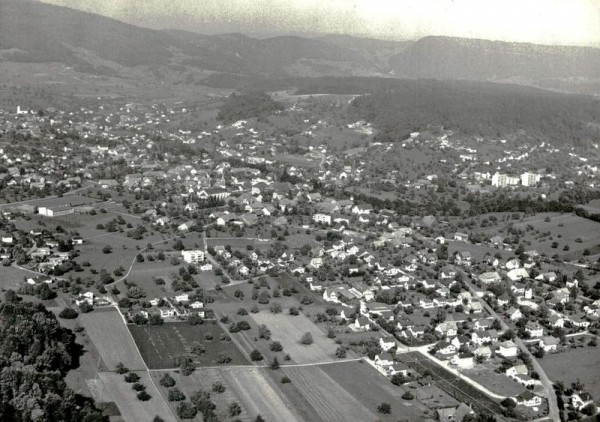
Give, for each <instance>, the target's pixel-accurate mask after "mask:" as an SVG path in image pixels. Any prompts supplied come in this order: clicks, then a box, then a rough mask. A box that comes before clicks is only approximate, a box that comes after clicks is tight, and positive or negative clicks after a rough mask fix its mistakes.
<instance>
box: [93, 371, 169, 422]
mask: <svg viewBox="0 0 600 422" xmlns="http://www.w3.org/2000/svg"><path fill="white" fill-rule="evenodd" d="M137 374H138V375H139V376H140V381H139V382H140V383H142V384H144V385H145V386H146V392H147V393H148V394H150V396H152V398H151V399H150V400H148V401H140V400H138V398H137V397H136V394H137V392H136V391H134V390H133V389H132V388H131V384H128V383H126V382H125V380H124V379H123V375H119V374H117V373H114V372H101V373H100V374H99V378H100V380H101V382H102V385H101V386H100V385H99V383H98V382H97V381H96V382H95V383H94V384H95V386H94V387H90V388H91V389H93V390H94V392H95V394H94V398H95V399H96V400H99V401H101V402H114V403H116V405H117V407H118V408H119V410H120V411H121V415H122V417H123V419H124V420H126V421H128V422H129V421H151V420H153V419H154V417H155V416H157V415H158V416H160V417H161V418H162V419H163V420H165V421H172V420H174V416H173V414H172V413H171V411H170V410H169V407H168V406H167V404H166V402H165V400H164V399H163V397H162V396H161V394H160V393H159V391H158V390H157V389H156V388H155V387H154V385H153V384H152V382H151V381H150V377H149V376H148V373H147V372H145V371H144V372H137Z"/></svg>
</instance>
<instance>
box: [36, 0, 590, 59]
mask: <svg viewBox="0 0 600 422" xmlns="http://www.w3.org/2000/svg"><path fill="white" fill-rule="evenodd" d="M42 1H44V2H45V3H52V4H56V5H61V6H68V7H72V8H75V9H81V10H85V11H88V12H93V13H98V14H102V15H105V16H108V17H112V18H115V19H119V20H122V21H125V22H128V23H132V24H135V25H140V26H146V27H151V28H156V29H164V28H177V29H185V30H191V31H196V32H201V33H215V32H243V33H252V34H254V35H256V34H264V35H269V34H282V33H303V34H347V35H353V36H360V37H369V38H379V39H389V40H407V39H418V38H421V37H424V36H427V35H445V36H454V37H467V38H482V39H490V40H502V41H516V42H532V43H538V44H557V45H587V46H595V47H600V0H42Z"/></svg>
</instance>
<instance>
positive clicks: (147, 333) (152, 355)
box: [128, 321, 248, 369]
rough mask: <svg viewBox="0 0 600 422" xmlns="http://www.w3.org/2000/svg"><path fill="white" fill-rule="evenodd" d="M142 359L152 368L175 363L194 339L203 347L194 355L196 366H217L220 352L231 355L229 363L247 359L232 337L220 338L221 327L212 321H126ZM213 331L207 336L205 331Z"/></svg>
mask: <svg viewBox="0 0 600 422" xmlns="http://www.w3.org/2000/svg"><path fill="white" fill-rule="evenodd" d="M128 327H129V330H130V331H131V334H132V335H133V338H134V339H135V342H136V344H137V345H138V347H139V349H140V352H141V354H142V356H143V357H144V361H145V362H146V364H147V365H148V367H149V368H151V369H167V368H174V367H176V366H177V365H176V363H175V360H176V358H177V357H178V356H182V355H189V354H190V348H191V346H192V343H193V342H194V341H196V340H197V341H199V342H201V343H202V344H203V345H204V347H205V349H206V351H205V353H203V354H202V355H200V356H196V357H195V362H196V365H197V366H217V365H219V363H218V362H217V357H218V355H219V353H221V352H225V353H227V355H229V357H230V358H231V362H230V363H229V365H242V364H247V363H248V362H247V361H246V360H245V359H244V356H243V355H242V354H241V352H240V351H239V350H238V349H237V348H236V346H235V345H234V344H233V342H232V341H221V340H220V336H221V334H223V330H221V328H220V327H219V326H218V325H217V324H216V323H215V322H212V321H207V322H205V323H204V324H202V325H196V326H193V325H189V324H188V323H187V322H170V323H165V324H163V325H143V326H139V325H132V324H130V325H128ZM207 334H210V335H212V340H207V339H206V337H205V336H206V335H207Z"/></svg>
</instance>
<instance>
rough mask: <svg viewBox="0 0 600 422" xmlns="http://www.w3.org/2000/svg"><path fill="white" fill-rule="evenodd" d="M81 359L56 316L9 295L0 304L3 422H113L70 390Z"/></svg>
mask: <svg viewBox="0 0 600 422" xmlns="http://www.w3.org/2000/svg"><path fill="white" fill-rule="evenodd" d="M80 353H81V347H80V346H79V345H78V344H76V343H75V335H74V334H73V332H72V331H71V330H68V329H66V328H63V327H61V326H60V324H59V323H58V321H57V319H56V317H55V316H54V314H53V313H51V312H50V311H48V310H47V309H46V308H45V307H44V306H43V305H41V304H33V303H29V302H21V301H20V298H19V297H18V296H17V295H16V294H15V293H14V292H13V291H10V290H9V291H8V292H7V293H6V297H5V302H4V303H2V304H0V420H1V421H31V420H38V421H73V422H75V421H89V422H92V421H93V422H96V421H103V422H104V421H106V422H108V418H107V417H104V416H102V414H101V412H100V411H99V410H98V409H96V407H95V406H94V402H93V401H92V400H91V399H89V398H86V397H83V396H81V395H79V394H76V393H75V392H73V391H72V390H71V389H70V388H68V387H67V386H66V384H65V380H64V378H65V375H66V374H67V372H68V371H69V370H70V369H72V368H74V367H76V366H77V365H78V358H79V355H80Z"/></svg>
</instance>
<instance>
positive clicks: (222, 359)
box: [217, 352, 231, 364]
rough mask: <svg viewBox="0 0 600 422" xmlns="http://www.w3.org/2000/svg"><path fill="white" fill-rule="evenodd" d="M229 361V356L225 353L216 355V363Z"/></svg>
mask: <svg viewBox="0 0 600 422" xmlns="http://www.w3.org/2000/svg"><path fill="white" fill-rule="evenodd" d="M229 362H231V357H230V356H229V355H228V354H227V353H225V352H221V353H219V355H218V356H217V363H221V364H225V363H229Z"/></svg>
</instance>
